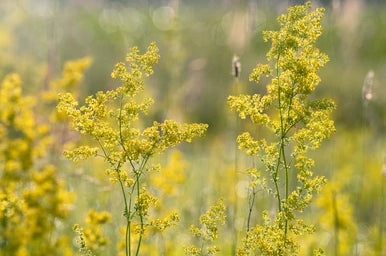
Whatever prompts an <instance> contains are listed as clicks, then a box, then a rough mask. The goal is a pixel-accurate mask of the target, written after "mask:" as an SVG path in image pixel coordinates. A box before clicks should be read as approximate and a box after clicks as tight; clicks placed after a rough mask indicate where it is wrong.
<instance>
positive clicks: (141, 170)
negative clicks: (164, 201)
mask: <svg viewBox="0 0 386 256" xmlns="http://www.w3.org/2000/svg"><path fill="white" fill-rule="evenodd" d="M148 160H149V155H147V156H145V158H143V160H142V163H141V164H140V167H139V172H138V173H136V174H135V176H136V183H137V184H136V188H137V197H139V195H140V187H141V186H140V182H139V181H140V180H139V179H140V177H141V174H142V172H143V171H144V168H145V166H146V163H147V161H148ZM138 215H139V219H140V222H141V231H140V233H139V240H138V244H137V250H136V252H135V255H136V256H138V255H139V249H140V247H141V243H142V238H143V233H144V226H145V223H144V220H143V217H144V216H143V213H142V212H141V211H139V212H138Z"/></svg>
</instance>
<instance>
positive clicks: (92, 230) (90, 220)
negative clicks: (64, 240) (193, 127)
mask: <svg viewBox="0 0 386 256" xmlns="http://www.w3.org/2000/svg"><path fill="white" fill-rule="evenodd" d="M110 220H111V215H110V213H108V212H106V211H101V212H98V211H95V210H90V211H89V212H88V214H87V217H86V227H85V228H82V227H80V225H79V224H75V225H74V227H73V230H74V231H75V232H76V233H77V234H78V239H77V243H78V246H79V252H80V253H81V254H82V255H94V254H95V255H98V253H99V252H100V251H101V250H103V248H104V247H106V245H107V244H108V238H107V237H106V236H105V235H104V232H103V229H102V226H103V225H105V224H107V223H108V222H110Z"/></svg>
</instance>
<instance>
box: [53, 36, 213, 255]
mask: <svg viewBox="0 0 386 256" xmlns="http://www.w3.org/2000/svg"><path fill="white" fill-rule="evenodd" d="M158 59H159V55H158V48H157V46H156V44H155V43H151V44H150V45H149V47H148V48H147V51H146V52H145V53H144V54H140V52H139V49H138V48H137V47H133V48H131V49H130V51H129V53H128V54H127V55H126V62H119V63H117V64H116V65H115V67H114V69H113V71H112V73H111V77H112V78H113V79H116V80H119V81H120V82H121V86H119V87H117V88H116V89H114V90H110V91H106V92H102V91H100V92H97V93H96V94H95V95H92V96H89V97H87V98H86V99H85V103H84V104H83V105H82V106H80V104H79V103H78V101H77V100H76V99H75V97H74V96H73V95H72V94H71V93H63V94H60V96H59V104H58V106H57V109H58V111H59V112H60V113H64V114H66V115H67V116H68V117H69V118H70V120H71V122H70V123H71V126H72V127H73V129H74V130H76V131H78V132H79V133H80V134H81V135H84V136H88V137H91V138H92V139H93V140H94V142H95V144H92V145H91V144H87V145H81V146H79V147H78V148H75V149H73V150H69V151H66V152H65V155H66V157H68V158H69V159H72V160H73V161H75V162H77V161H79V160H82V159H85V158H88V157H92V156H101V157H103V158H104V160H105V161H106V162H107V163H108V164H109V169H108V170H106V172H105V173H106V174H107V175H108V176H109V179H110V181H111V182H113V183H116V184H118V185H119V186H120V190H121V191H122V197H123V208H124V217H125V219H126V230H125V254H126V255H132V253H133V254H134V255H138V254H139V252H140V248H141V244H142V243H143V239H144V237H145V231H146V229H150V228H151V226H152V225H156V226H157V227H158V228H159V229H162V230H163V229H164V228H162V226H164V227H168V226H171V225H169V224H168V223H167V222H164V224H162V225H161V224H160V222H159V221H156V220H157V218H152V217H150V213H151V211H150V209H151V208H152V207H155V206H156V204H157V199H156V198H155V197H154V196H153V195H151V194H150V193H149V191H148V190H147V189H146V187H145V186H144V185H145V184H144V183H145V179H144V177H145V176H146V175H150V174H149V173H151V172H150V171H151V170H153V169H154V168H151V167H150V166H149V165H148V163H149V159H150V158H151V157H152V156H153V155H154V154H159V153H162V152H163V151H165V150H166V149H167V148H171V147H174V146H176V145H177V144H179V143H181V142H184V141H185V142H191V141H192V139H194V138H196V137H201V136H203V135H204V134H205V132H206V129H207V125H206V124H198V123H193V124H181V123H177V122H175V121H173V120H166V121H164V122H162V123H160V122H153V124H152V125H151V126H149V127H146V128H143V127H141V122H140V120H141V118H142V116H143V115H146V114H147V113H148V111H149V108H150V106H151V105H152V104H153V102H154V100H153V99H152V98H149V97H144V96H143V95H142V94H143V92H144V90H145V88H144V84H145V83H144V78H146V77H148V76H150V75H151V74H153V66H154V65H155V64H156V63H157V62H158ZM174 220H176V218H174ZM158 224H159V225H158ZM134 237H137V239H136V240H135V241H134V240H133V238H134Z"/></svg>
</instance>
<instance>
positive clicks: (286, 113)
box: [228, 2, 335, 256]
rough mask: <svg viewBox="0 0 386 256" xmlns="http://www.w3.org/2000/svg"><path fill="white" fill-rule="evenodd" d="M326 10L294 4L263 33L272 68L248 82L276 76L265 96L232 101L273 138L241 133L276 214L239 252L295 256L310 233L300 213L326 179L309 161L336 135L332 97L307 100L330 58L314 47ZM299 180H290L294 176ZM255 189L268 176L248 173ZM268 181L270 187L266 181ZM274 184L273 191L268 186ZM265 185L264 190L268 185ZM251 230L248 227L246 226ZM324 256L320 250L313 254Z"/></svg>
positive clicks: (254, 230)
mask: <svg viewBox="0 0 386 256" xmlns="http://www.w3.org/2000/svg"><path fill="white" fill-rule="evenodd" d="M323 11H324V10H323V9H322V8H318V9H316V10H314V11H311V3H310V2H307V3H306V4H305V5H301V6H294V7H290V8H289V9H288V13H287V14H284V15H281V16H279V18H278V23H279V25H280V29H279V30H278V31H265V32H264V33H263V37H264V40H265V41H271V43H272V45H271V49H270V50H269V51H268V53H267V60H268V63H267V64H258V65H257V66H256V68H255V69H254V70H253V72H252V73H251V74H250V80H251V81H255V82H256V83H259V80H260V77H261V76H262V75H264V76H266V77H271V82H270V83H269V84H268V85H267V93H266V95H264V96H262V95H259V94H254V95H239V96H230V97H229V99H228V100H229V106H230V108H231V109H233V110H236V111H237V112H238V113H239V116H240V118H242V119H245V118H246V117H250V119H251V121H252V122H253V123H254V124H256V125H263V126H265V127H267V128H268V129H269V130H270V131H272V132H273V134H274V140H272V141H269V140H266V139H255V138H254V137H253V135H252V134H251V133H249V132H245V133H243V134H241V135H239V136H238V138H237V142H238V144H239V148H240V149H242V150H243V151H245V152H246V153H247V154H249V155H251V156H257V157H259V158H260V159H261V162H262V164H263V166H264V169H265V171H266V174H267V175H268V178H269V179H267V182H268V184H267V186H268V189H267V190H268V192H269V193H270V194H273V195H274V198H275V200H276V207H275V208H276V209H277V211H276V214H274V216H270V215H269V214H268V211H264V212H263V223H262V224H261V225H256V226H254V227H252V228H250V229H249V230H248V231H247V233H246V236H245V238H244V239H243V243H242V246H241V247H240V248H239V249H238V252H237V253H238V255H256V253H257V252H258V253H260V254H259V255H270V256H272V255H278V256H279V255H280V256H281V255H297V251H298V247H299V244H298V242H297V241H298V240H296V238H295V236H298V235H301V234H304V233H309V232H312V231H313V227H312V226H310V225H306V224H305V223H304V222H303V220H302V219H300V218H298V217H297V216H296V213H297V212H303V211H304V209H305V208H306V206H307V205H308V204H310V201H311V199H312V195H313V193H314V192H318V191H319V190H320V188H321V186H322V185H323V184H324V183H325V178H324V177H314V176H313V171H312V168H313V166H314V161H313V160H312V159H311V158H309V157H308V156H307V152H308V151H309V150H315V149H317V148H318V147H319V146H320V144H321V142H322V141H323V140H324V139H326V138H328V137H329V136H330V135H331V134H332V133H333V132H334V131H335V128H334V123H333V121H332V120H330V119H329V115H330V113H331V111H332V110H333V109H334V108H335V105H334V103H333V102H332V101H331V100H328V99H310V95H311V93H312V92H313V91H314V89H315V88H316V86H317V85H318V84H319V82H320V78H319V76H318V75H317V72H318V71H319V69H320V68H321V67H322V66H324V65H325V63H326V62H327V61H328V57H327V56H326V55H325V54H323V53H321V52H320V51H319V50H318V49H317V48H315V47H314V43H315V41H316V39H317V38H318V37H319V36H320V35H321V33H322V28H321V25H320V22H321V18H322V16H323ZM294 173H295V174H296V177H297V180H296V181H291V177H295V176H294ZM248 174H249V175H250V176H251V178H252V180H253V183H252V186H254V185H255V184H258V182H256V179H259V176H260V175H261V176H262V177H264V175H263V173H260V171H259V170H257V169H249V171H248ZM269 182H271V183H269ZM269 184H272V188H270V185H269ZM263 187H265V186H263ZM248 226H249V223H248ZM315 253H316V254H320V253H321V250H316V251H315Z"/></svg>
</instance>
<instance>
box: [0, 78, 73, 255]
mask: <svg viewBox="0 0 386 256" xmlns="http://www.w3.org/2000/svg"><path fill="white" fill-rule="evenodd" d="M34 103H35V102H34V100H33V98H31V97H26V96H23V94H22V87H21V79H20V78H19V76H18V75H16V74H11V75H8V76H7V77H5V79H4V81H3V82H2V83H1V85H0V135H1V139H0V169H1V171H0V223H1V224H0V251H1V252H2V253H4V255H38V254H39V253H40V252H42V251H44V252H45V253H47V254H50V255H56V254H57V253H61V254H63V255H64V254H66V253H68V252H69V251H70V249H69V247H68V246H69V244H68V243H66V241H67V238H66V237H64V236H62V235H60V234H55V236H53V232H54V231H57V230H56V228H57V224H58V223H60V222H61V221H62V220H63V219H64V218H66V216H67V214H68V212H69V210H70V204H71V202H72V196H71V194H70V193H68V192H67V191H66V190H65V189H64V186H63V184H62V183H61V182H60V181H59V179H58V177H57V173H56V168H55V167H54V166H52V165H50V164H48V163H47V160H46V159H47V156H46V153H47V150H48V147H49V146H50V143H51V140H52V139H51V137H50V136H49V128H48V126H46V125H39V124H37V123H36V122H35V119H36V115H35V113H34V112H33V109H34Z"/></svg>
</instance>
